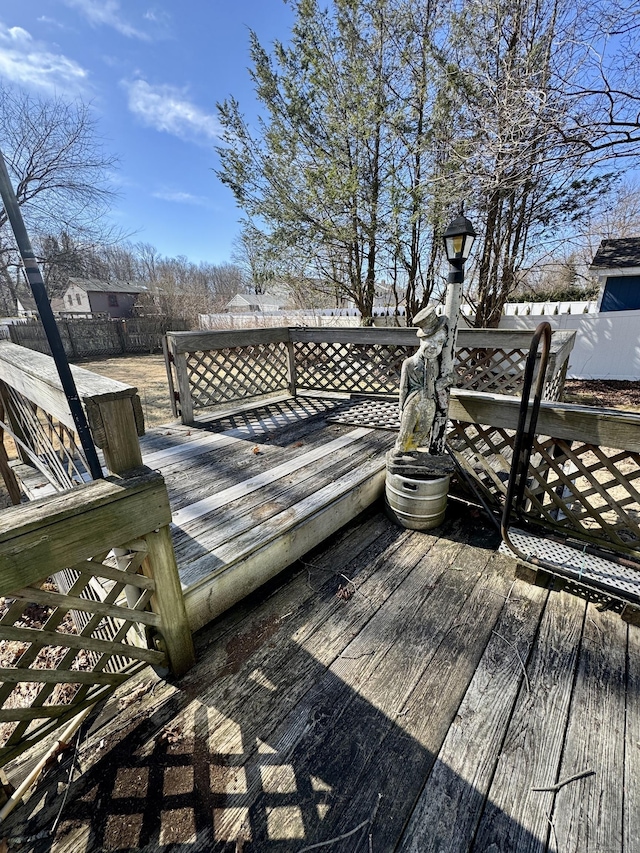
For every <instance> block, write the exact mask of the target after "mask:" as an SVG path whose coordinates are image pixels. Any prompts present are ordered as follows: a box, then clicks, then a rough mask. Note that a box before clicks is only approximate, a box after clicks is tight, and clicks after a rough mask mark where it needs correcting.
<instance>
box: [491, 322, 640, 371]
mask: <svg viewBox="0 0 640 853" xmlns="http://www.w3.org/2000/svg"><path fill="white" fill-rule="evenodd" d="M543 320H546V321H548V322H549V323H550V324H551V328H552V329H569V330H575V331H576V332H577V336H576V343H575V346H574V348H573V352H572V353H571V356H570V358H569V370H568V372H567V376H568V377H569V378H570V379H626V380H640V311H638V310H635V311H607V312H605V313H603V314H595V313H593V314H533V313H532V314H525V315H521V314H518V315H504V316H502V317H501V319H500V328H501V329H535V327H536V326H537V325H538V323H540V322H542V321H543Z"/></svg>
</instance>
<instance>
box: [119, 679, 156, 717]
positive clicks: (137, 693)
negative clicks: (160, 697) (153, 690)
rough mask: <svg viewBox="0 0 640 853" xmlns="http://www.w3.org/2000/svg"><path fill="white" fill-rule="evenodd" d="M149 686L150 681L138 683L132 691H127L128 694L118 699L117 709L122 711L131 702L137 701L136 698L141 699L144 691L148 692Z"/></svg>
mask: <svg viewBox="0 0 640 853" xmlns="http://www.w3.org/2000/svg"><path fill="white" fill-rule="evenodd" d="M150 687H151V682H150V681H145V683H144V684H140V685H139V686H138V687H136V689H135V690H134V691H133V692H132V693H129V695H128V696H123V697H122V699H120V700H119V701H118V710H119V711H123V710H124V709H125V708H128V707H129V705H133V703H134V702H137V701H138V699H141V698H142V697H143V696H144V694H145V693H148V692H149V688H150Z"/></svg>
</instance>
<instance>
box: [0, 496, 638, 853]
mask: <svg viewBox="0 0 640 853" xmlns="http://www.w3.org/2000/svg"><path fill="white" fill-rule="evenodd" d="M496 546H497V542H496V537H495V536H494V534H493V532H492V531H491V530H489V529H487V525H486V523H485V520H484V519H483V518H473V517H471V516H470V515H469V513H468V512H465V513H456V512H455V508H454V507H450V511H449V514H448V519H447V521H446V522H445V524H444V525H443V526H442V528H440V529H439V530H437V531H435V532H434V533H433V534H426V533H417V532H409V531H403V530H400V529H399V528H397V527H395V526H394V525H392V524H391V523H390V522H389V521H388V520H387V519H386V518H385V517H384V515H382V514H381V513H373V514H370V515H369V516H368V517H365V518H364V519H362V518H361V519H359V520H358V522H357V523H353V524H352V525H351V526H350V527H348V528H346V529H345V530H343V531H342V532H341V533H340V534H339V535H336V536H334V537H332V541H330V542H329V543H327V544H325V545H324V546H323V547H322V548H321V549H317V550H316V551H315V552H314V553H312V554H309V555H307V556H305V558H304V560H303V561H301V562H299V563H297V564H296V565H295V566H294V567H293V568H292V569H290V570H288V572H287V573H285V575H282V576H280V577H279V578H278V584H279V586H276V584H275V582H272V584H271V587H270V588H268V589H262V590H260V592H259V593H256V594H254V595H253V596H252V597H250V598H249V599H247V600H246V601H244V602H243V603H242V604H240V605H238V606H237V607H235V608H233V609H232V610H231V611H229V612H228V613H227V614H226V615H225V616H224V617H223V618H222V619H220V620H218V621H217V622H216V623H215V624H213V625H210V626H208V627H207V628H205V629H204V630H203V631H201V632H200V633H199V634H198V635H197V636H196V643H197V652H198V663H197V665H196V667H195V668H194V669H193V670H192V671H191V672H190V673H188V675H187V676H185V677H184V678H182V679H181V680H180V681H179V682H177V683H175V684H168V683H166V682H164V681H162V680H160V679H158V677H157V676H156V675H155V674H153V673H152V672H151V671H150V670H148V671H146V672H145V673H143V674H142V675H141V676H139V677H138V679H137V682H133V683H130V684H127V685H125V686H124V688H121V690H120V693H119V694H118V695H116V697H115V698H114V699H112V700H111V701H110V703H109V705H108V706H107V707H106V708H104V709H103V711H102V713H101V716H100V717H99V718H98V719H97V720H96V721H94V723H93V726H92V728H91V730H90V731H89V732H86V733H84V734H83V736H82V740H81V742H80V746H79V748H78V750H77V756H76V769H75V771H74V781H73V782H72V783H71V785H70V788H69V794H68V798H67V800H66V802H64V804H63V803H62V798H61V797H60V796H59V795H58V790H60V791H62V790H63V789H64V788H65V780H66V779H67V778H68V775H69V763H70V758H69V755H70V754H71V753H67V758H66V759H65V760H63V763H62V767H61V768H60V770H59V771H57V772H56V773H51V774H49V776H47V777H46V779H45V782H44V783H43V785H42V786H41V788H40V789H38V790H37V791H36V793H35V794H33V795H32V797H31V799H30V800H29V801H28V803H27V804H26V805H24V806H22V807H20V808H19V810H18V811H17V812H16V813H15V814H14V815H13V816H11V817H10V818H9V820H8V821H7V822H6V823H5V825H4V826H3V827H2V835H3V837H4V838H6V839H8V842H9V848H8V849H10V850H13V849H19V850H21V851H25V853H27V851H33V853H41V851H55V853H82V851H91V853H98V851H103V850H104V851H112V850H144V851H157V850H160V851H164V850H172V851H187V850H188V851H225V853H230V851H243V853H249V851H265V852H266V851H273V853H281V851H282V852H283V851H292V853H293V851H296V853H302V851H305V850H311V849H313V850H331V851H342V852H343V853H357V851H362V853H366V851H376V852H377V853H386V851H403V853H408V851H415V853H418V851H419V853H425V851H434V853H435V851H437V853H444V851H452V852H453V851H456V853H457V852H458V851H474V853H475V851H478V853H479V851H492V853H494V851H496V852H497V851H518V853H522V851H563V853H564V851H581V853H588V851H591V853H614V851H615V853H618V851H620V853H622V851H635V850H640V809H639V808H638V804H639V799H638V796H639V794H640V749H639V748H638V744H639V742H640V702H639V701H638V698H639V697H638V693H639V690H640V629H638V628H634V627H633V626H631V627H630V626H627V625H626V624H625V623H624V622H623V621H622V620H621V619H620V618H619V616H617V615H616V614H615V613H613V612H610V611H608V610H601V609H598V607H596V606H595V605H594V604H592V603H587V602H586V601H585V600H584V599H582V598H579V597H577V596H573V595H570V594H568V593H567V592H557V591H551V592H550V591H548V590H547V589H543V588H539V587H535V586H530V585H528V584H525V583H524V582H522V581H514V580H513V562H512V561H511V560H510V559H508V558H506V557H504V556H502V555H500V554H497V553H496ZM71 752H72V751H71ZM587 771H588V775H584V774H585V773H586V772H587ZM576 774H583V775H582V776H581V778H578V779H576V780H575V781H571V782H569V783H568V784H566V785H563V786H558V787H559V790H557V791H556V792H554V791H553V790H543V791H538V790H535V789H536V788H545V789H548V788H553V786H554V785H556V786H557V783H558V782H563V781H564V780H567V779H570V778H571V777H573V776H575V775H576ZM61 806H62V809H61ZM60 810H61V814H60V817H59V821H58V822H57V824H56V825H55V828H54V829H53V832H52V827H53V826H54V821H55V819H56V815H57V814H58V812H59V811H60ZM329 841H331V843H329ZM320 842H326V843H324V844H320ZM13 845H15V846H13Z"/></svg>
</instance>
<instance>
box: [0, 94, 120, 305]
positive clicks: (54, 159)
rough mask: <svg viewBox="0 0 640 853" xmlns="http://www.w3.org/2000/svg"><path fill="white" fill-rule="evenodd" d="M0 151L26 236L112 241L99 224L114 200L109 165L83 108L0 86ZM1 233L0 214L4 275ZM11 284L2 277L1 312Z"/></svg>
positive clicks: (7, 240) (6, 249)
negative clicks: (22, 215)
mask: <svg viewBox="0 0 640 853" xmlns="http://www.w3.org/2000/svg"><path fill="white" fill-rule="evenodd" d="M0 147H1V148H2V151H3V154H4V157H5V160H6V163H7V168H8V170H9V174H10V176H11V179H12V183H13V186H14V189H15V192H16V197H17V199H18V204H19V205H21V206H23V207H24V211H23V213H24V216H25V220H26V222H27V226H28V227H29V229H30V230H31V232H32V234H33V235H34V237H37V236H38V235H45V234H60V233H61V232H66V233H67V234H68V235H72V236H73V237H74V238H76V239H80V240H83V241H86V242H91V243H95V242H96V240H98V239H99V240H100V241H101V242H107V243H109V242H112V241H113V239H114V234H113V231H112V229H110V228H108V227H105V226H104V224H103V223H104V215H105V213H106V212H107V210H108V209H109V205H110V202H111V201H112V199H113V197H114V191H113V188H112V187H111V186H110V184H109V173H110V171H111V170H112V169H113V168H114V166H115V164H116V158H115V157H114V156H112V155H110V154H108V153H107V152H106V151H105V150H104V148H103V146H102V144H101V142H100V139H99V136H98V132H97V127H96V122H95V119H94V117H93V115H92V113H91V110H90V108H89V106H88V105H87V104H84V103H82V102H79V101H74V102H68V101H66V100H64V99H63V98H60V97H54V98H48V99H44V98H37V97H32V96H31V95H28V94H26V93H24V92H22V91H20V90H18V89H12V88H9V87H7V86H5V85H4V84H2V83H0ZM7 229H8V225H7V215H6V212H5V211H4V209H3V208H1V207H0V264H2V266H4V267H5V268H9V267H11V265H12V264H15V263H16V259H15V256H14V254H13V239H12V237H11V235H10V234H9V233H8V231H7ZM34 242H36V241H35V240H34ZM14 281H15V280H14V279H13V277H12V276H11V275H3V284H4V285H5V287H4V288H3V290H4V293H3V294H2V296H3V301H4V303H5V306H4V309H5V310H7V308H9V307H10V306H11V307H12V308H14V307H15V284H12V282H14ZM7 291H8V292H7Z"/></svg>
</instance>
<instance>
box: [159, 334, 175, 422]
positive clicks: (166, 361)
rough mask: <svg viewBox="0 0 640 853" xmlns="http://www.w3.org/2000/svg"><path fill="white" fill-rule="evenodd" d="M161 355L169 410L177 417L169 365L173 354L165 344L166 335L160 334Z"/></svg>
mask: <svg viewBox="0 0 640 853" xmlns="http://www.w3.org/2000/svg"><path fill="white" fill-rule="evenodd" d="M162 355H163V356H164V366H165V369H166V371H167V384H168V386H169V400H170V402H171V411H172V413H173V417H174V418H177V417H178V405H177V403H178V401H177V400H176V389H175V386H174V384H173V368H172V367H171V365H172V364H173V355H171V353H170V352H169V346H168V344H167V336H166V335H162Z"/></svg>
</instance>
